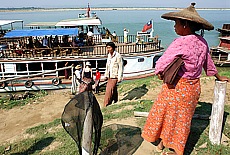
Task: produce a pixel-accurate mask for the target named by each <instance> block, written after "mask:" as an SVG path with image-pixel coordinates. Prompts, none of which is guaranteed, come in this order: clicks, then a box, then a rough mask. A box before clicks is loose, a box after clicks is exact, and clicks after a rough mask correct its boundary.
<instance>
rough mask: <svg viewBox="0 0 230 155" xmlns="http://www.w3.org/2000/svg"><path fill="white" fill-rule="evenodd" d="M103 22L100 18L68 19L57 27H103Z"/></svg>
mask: <svg viewBox="0 0 230 155" xmlns="http://www.w3.org/2000/svg"><path fill="white" fill-rule="evenodd" d="M101 24H102V22H101V20H100V18H98V17H91V18H79V19H68V20H62V21H60V22H57V24H56V25H55V26H82V25H101Z"/></svg>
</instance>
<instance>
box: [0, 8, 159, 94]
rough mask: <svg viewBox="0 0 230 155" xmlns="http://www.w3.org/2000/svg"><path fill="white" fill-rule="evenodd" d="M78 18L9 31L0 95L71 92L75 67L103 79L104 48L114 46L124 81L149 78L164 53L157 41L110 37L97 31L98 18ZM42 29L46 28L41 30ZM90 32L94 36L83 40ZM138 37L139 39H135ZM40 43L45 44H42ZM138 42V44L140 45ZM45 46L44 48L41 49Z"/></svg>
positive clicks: (0, 44)
mask: <svg viewBox="0 0 230 155" xmlns="http://www.w3.org/2000/svg"><path fill="white" fill-rule="evenodd" d="M89 11H90V9H89V7H88V8H87V13H86V14H80V15H79V16H78V19H74V20H63V21H60V22H57V23H52V24H50V26H48V25H49V24H47V23H31V24H28V25H26V26H28V27H30V28H31V29H22V30H11V31H10V32H7V33H6V34H5V35H4V36H3V37H2V38H1V39H0V92H8V91H24V90H41V89H44V90H47V89H61V88H71V89H72V88H74V84H75V83H74V80H73V79H74V67H73V66H76V65H82V67H84V66H85V64H86V62H88V61H89V62H90V63H91V67H92V69H93V72H94V73H95V70H96V68H99V71H100V72H101V74H102V78H101V80H102V81H103V79H104V77H103V74H104V72H105V66H106V61H107V50H106V43H107V42H109V41H114V42H115V43H116V46H117V49H116V50H117V51H118V52H119V53H120V54H121V55H122V56H123V59H124V60H125V61H126V62H127V64H126V65H125V67H124V80H131V79H135V78H143V77H147V76H151V75H153V74H154V68H155V62H156V61H157V60H158V58H159V57H160V56H161V55H162V53H163V48H162V47H161V40H159V39H158V38H157V37H155V38H153V36H151V37H150V35H148V34H147V35H146V34H144V35H141V34H140V35H139V36H137V35H136V34H135V35H128V37H127V40H128V42H127V43H124V36H116V38H114V37H113V36H112V35H111V34H110V33H109V30H108V29H105V32H103V28H100V27H99V26H100V25H101V24H102V22H101V20H100V18H99V17H98V16H97V15H96V14H95V13H93V14H91V16H90V12H89ZM44 27H46V28H44ZM89 31H92V32H93V36H87V32H89ZM137 38H138V40H137ZM44 40H45V41H44ZM140 40H141V41H140ZM44 43H46V45H43V44H44Z"/></svg>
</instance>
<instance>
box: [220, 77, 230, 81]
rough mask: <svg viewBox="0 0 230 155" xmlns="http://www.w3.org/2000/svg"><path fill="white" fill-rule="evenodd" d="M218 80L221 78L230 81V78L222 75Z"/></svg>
mask: <svg viewBox="0 0 230 155" xmlns="http://www.w3.org/2000/svg"><path fill="white" fill-rule="evenodd" d="M217 80H219V81H227V82H229V81H230V79H229V78H228V77H226V76H220V77H219V78H218V79H217Z"/></svg>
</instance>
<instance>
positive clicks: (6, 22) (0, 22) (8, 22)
mask: <svg viewBox="0 0 230 155" xmlns="http://www.w3.org/2000/svg"><path fill="white" fill-rule="evenodd" d="M16 22H23V20H0V26H4V25H8V24H12V23H16Z"/></svg>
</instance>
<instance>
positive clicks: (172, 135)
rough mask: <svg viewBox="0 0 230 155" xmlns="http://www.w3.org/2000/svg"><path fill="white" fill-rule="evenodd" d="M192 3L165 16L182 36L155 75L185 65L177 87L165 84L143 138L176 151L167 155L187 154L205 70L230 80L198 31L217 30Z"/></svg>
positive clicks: (219, 78)
mask: <svg viewBox="0 0 230 155" xmlns="http://www.w3.org/2000/svg"><path fill="white" fill-rule="evenodd" d="M194 5H195V3H192V4H191V5H190V6H189V7H188V8H185V9H183V10H182V11H179V12H170V13H166V14H163V15H162V16H161V17H162V18H165V19H169V20H174V21H175V25H174V28H175V32H176V33H177V34H178V35H180V37H179V38H177V39H175V40H174V41H173V42H172V44H171V45H170V46H169V47H168V49H167V50H166V51H165V52H164V54H163V55H162V56H161V57H160V59H158V61H157V62H156V67H155V74H156V75H158V77H159V78H160V79H162V77H161V74H162V73H163V71H164V69H165V68H166V67H167V66H168V65H169V64H170V63H171V62H172V61H173V60H174V59H175V58H177V57H181V59H183V61H184V65H183V66H181V67H180V70H179V72H178V74H177V79H176V80H175V82H174V83H173V84H166V83H164V84H163V85H162V90H161V92H160V93H159V95H158V97H157V99H156V101H155V102H154V104H153V106H152V109H151V110H150V112H149V115H148V118H147V121H146V124H145V126H144V128H143V132H142V137H143V138H144V139H145V140H147V141H149V142H158V145H157V147H156V148H157V149H156V150H157V151H159V152H160V151H163V149H164V147H166V148H170V149H172V150H173V151H171V152H163V153H162V154H163V155H166V154H170V155H183V154H184V149H185V145H186V142H187V139H188V136H189V132H190V126H191V120H192V116H193V114H194V111H195V108H196V105H197V103H198V99H199V96H200V93H201V87H200V77H201V73H202V69H203V68H204V71H205V72H206V75H207V76H215V77H216V78H217V80H220V81H230V79H229V78H227V77H225V76H220V75H219V74H218V71H217V69H216V67H215V65H214V63H213V61H212V59H211V56H210V53H209V47H208V44H207V42H206V41H205V39H204V38H203V36H202V35H199V34H196V33H195V31H199V30H201V32H202V34H203V31H204V29H205V30H213V29H214V27H213V26H212V24H211V23H209V22H208V21H206V20H205V19H203V18H202V17H200V15H199V14H198V13H197V11H196V10H195V7H194Z"/></svg>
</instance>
